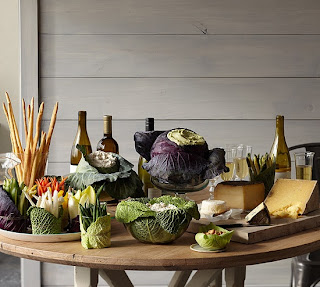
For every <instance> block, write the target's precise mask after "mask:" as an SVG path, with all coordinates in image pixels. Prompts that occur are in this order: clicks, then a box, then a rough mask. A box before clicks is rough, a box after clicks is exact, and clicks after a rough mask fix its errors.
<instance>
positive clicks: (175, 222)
mask: <svg viewBox="0 0 320 287" xmlns="http://www.w3.org/2000/svg"><path fill="white" fill-rule="evenodd" d="M160 202H163V203H165V204H166V205H168V204H173V205H174V206H176V207H177V209H168V210H165V211H161V212H155V211H152V210H151V209H150V208H149V207H148V205H146V203H149V204H150V205H152V204H154V203H160ZM115 217H116V219H117V220H118V221H120V222H122V223H132V222H134V221H135V220H137V219H139V220H141V218H148V220H149V219H150V218H153V220H155V221H156V222H157V223H158V224H159V226H160V227H161V228H162V229H163V230H164V231H166V232H168V233H170V234H177V233H179V231H180V230H181V228H182V227H184V226H185V225H186V226H187V225H188V224H189V222H190V220H191V219H192V217H194V218H196V219H199V218H200V214H199V211H198V207H197V204H196V203H195V202H194V201H186V200H184V199H182V198H179V197H172V196H169V195H165V196H161V197H158V198H153V199H148V198H135V199H129V200H125V201H122V202H120V203H119V204H118V206H117V209H116V214H115ZM152 222H153V221H152ZM139 224H140V225H143V224H147V223H146V221H145V222H144V223H143V224H142V223H141V222H140V223H139ZM141 232H142V231H141ZM146 232H150V231H147V230H146Z"/></svg>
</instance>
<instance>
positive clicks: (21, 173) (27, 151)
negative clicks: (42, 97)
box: [3, 93, 58, 187]
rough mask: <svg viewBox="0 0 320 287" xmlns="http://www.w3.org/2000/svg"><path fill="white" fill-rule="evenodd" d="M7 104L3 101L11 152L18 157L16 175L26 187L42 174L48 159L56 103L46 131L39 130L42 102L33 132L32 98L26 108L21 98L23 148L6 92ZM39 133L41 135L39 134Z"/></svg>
mask: <svg viewBox="0 0 320 287" xmlns="http://www.w3.org/2000/svg"><path fill="white" fill-rule="evenodd" d="M6 99H7V105H8V108H7V107H6V105H5V103H3V111H4V113H5V115H6V118H7V121H8V125H9V129H10V139H11V144H12V152H13V153H15V154H16V155H17V157H18V158H19V159H20V161H21V164H20V165H17V166H16V168H15V170H16V176H17V180H18V182H19V183H21V182H24V183H25V185H27V186H28V187H32V186H33V185H34V182H35V180H36V179H38V178H41V177H43V176H44V173H45V168H46V164H47V159H48V153H49V147H50V142H51V138H52V133H53V129H54V126H55V123H56V119H57V112H58V103H56V104H55V106H54V108H53V112H52V116H51V121H50V126H49V130H48V132H47V133H45V132H43V131H41V133H40V130H41V120H42V115H43V109H44V103H43V102H42V103H41V105H40V107H39V111H38V116H37V120H36V123H35V133H34V109H35V107H34V98H32V99H31V103H30V105H28V107H27V108H26V104H25V101H24V100H23V99H22V112H23V123H24V133H25V143H26V144H25V148H23V147H22V144H21V139H20V136H19V132H18V128H17V123H16V120H15V116H14V113H13V109H12V104H11V100H10V97H9V95H8V93H6ZM40 134H41V136H40Z"/></svg>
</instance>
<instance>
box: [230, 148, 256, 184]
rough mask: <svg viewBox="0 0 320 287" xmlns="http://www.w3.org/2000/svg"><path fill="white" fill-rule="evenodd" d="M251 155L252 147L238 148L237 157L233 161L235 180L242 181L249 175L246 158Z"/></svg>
mask: <svg viewBox="0 0 320 287" xmlns="http://www.w3.org/2000/svg"><path fill="white" fill-rule="evenodd" d="M251 153H252V146H244V145H243V144H240V145H238V146H237V150H236V157H235V158H234V160H233V162H234V168H235V172H236V178H235V180H238V181H241V180H243V179H244V178H245V177H246V176H248V175H249V169H248V165H247V160H246V156H247V155H248V154H251Z"/></svg>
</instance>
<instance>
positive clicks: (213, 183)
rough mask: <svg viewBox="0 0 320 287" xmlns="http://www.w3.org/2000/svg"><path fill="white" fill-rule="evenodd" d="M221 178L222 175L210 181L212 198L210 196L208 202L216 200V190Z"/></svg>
mask: <svg viewBox="0 0 320 287" xmlns="http://www.w3.org/2000/svg"><path fill="white" fill-rule="evenodd" d="M219 178H220V174H219V175H217V176H215V177H214V178H211V179H209V184H208V185H209V193H210V196H209V198H208V200H214V189H215V188H216V186H217V185H218V180H219Z"/></svg>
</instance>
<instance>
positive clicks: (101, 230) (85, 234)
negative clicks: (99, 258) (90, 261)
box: [80, 214, 111, 249]
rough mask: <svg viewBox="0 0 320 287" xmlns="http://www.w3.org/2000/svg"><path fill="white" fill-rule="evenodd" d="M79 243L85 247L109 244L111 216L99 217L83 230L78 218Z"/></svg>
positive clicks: (107, 245)
mask: <svg viewBox="0 0 320 287" xmlns="http://www.w3.org/2000/svg"><path fill="white" fill-rule="evenodd" d="M80 228H81V245H82V247H83V248H85V249H90V248H104V247H109V246H110V245H111V240H110V239H111V216H110V214H107V215H104V216H101V217H99V218H98V219H97V220H96V221H95V222H93V223H92V224H91V225H90V226H89V227H88V229H87V230H86V231H85V230H84V229H83V226H82V222H81V220H80Z"/></svg>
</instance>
